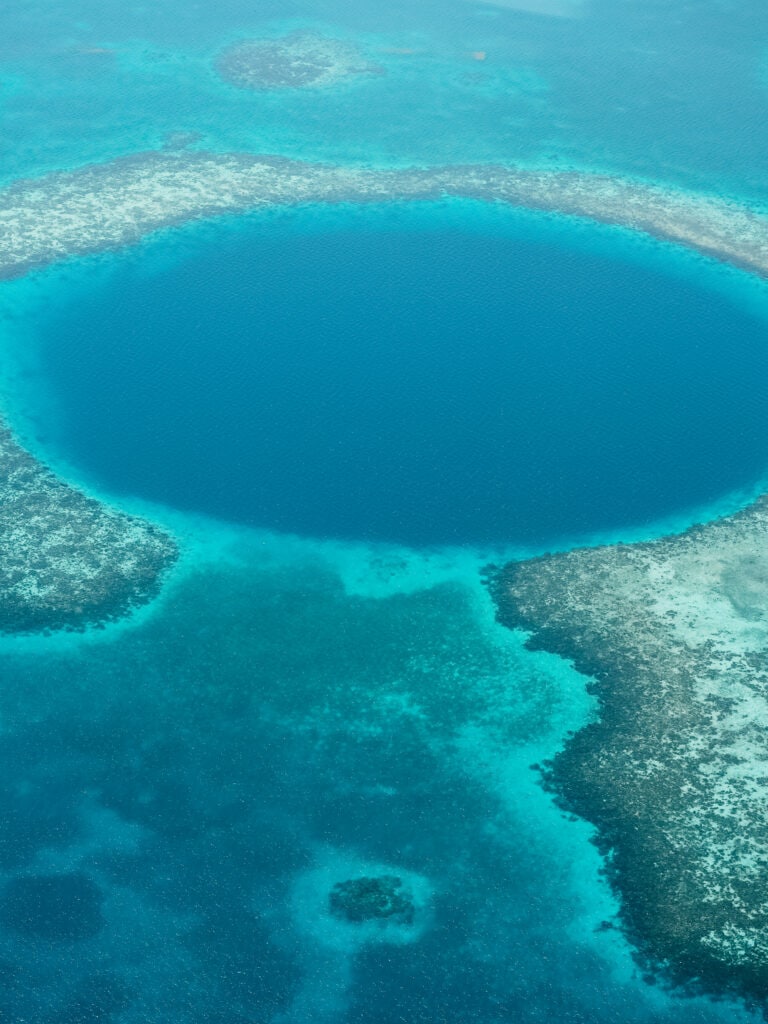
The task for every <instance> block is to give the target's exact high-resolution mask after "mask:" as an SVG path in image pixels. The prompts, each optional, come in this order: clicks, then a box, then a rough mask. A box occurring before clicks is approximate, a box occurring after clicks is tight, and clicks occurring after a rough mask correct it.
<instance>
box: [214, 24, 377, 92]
mask: <svg viewBox="0 0 768 1024" xmlns="http://www.w3.org/2000/svg"><path fill="white" fill-rule="evenodd" d="M216 68H217V70H218V72H219V74H220V75H221V77H222V78H223V79H224V81H225V82H229V83H230V85H236V86H237V87H238V88H240V89H308V88H309V89H311V88H319V87H321V86H326V85H334V84H335V83H336V82H338V81H340V80H341V79H343V78H348V77H349V76H351V75H371V74H381V73H382V69H381V68H380V67H378V66H376V65H374V64H370V63H369V62H368V61H367V60H366V59H365V57H364V56H363V54H362V53H361V52H360V50H358V48H357V47H356V46H354V45H353V44H351V43H347V42H344V41H343V40H340V39H331V38H329V37H328V36H322V35H319V34H318V33H316V32H291V33H290V35H287V36H281V37H280V38H277V39H249V40H244V41H243V42H239V43H234V44H233V45H232V46H229V47H227V48H226V49H225V50H224V51H222V53H221V54H220V55H219V58H218V60H217V62H216Z"/></svg>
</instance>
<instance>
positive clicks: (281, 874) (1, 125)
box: [0, 0, 768, 1024]
mask: <svg viewBox="0 0 768 1024" xmlns="http://www.w3.org/2000/svg"><path fill="white" fill-rule="evenodd" d="M303 28H312V29H315V30H319V31H324V32H328V33H329V34H333V35H336V36H339V37H341V38H345V39H348V40H350V41H351V42H353V43H355V44H357V45H360V46H361V47H362V48H363V49H364V50H365V53H366V56H367V58H368V59H370V60H372V61H374V62H376V63H377V64H379V65H380V66H381V68H382V71H383V73H382V74H381V75H374V76H369V77H366V78H365V79H364V80H362V79H361V80H360V81H354V82H348V83H342V84H341V85H340V86H339V88H338V89H331V90H326V91H316V92H301V93H291V94H274V93H272V94H266V93H258V94H255V93H249V92H247V91H246V90H239V89H235V88H233V87H231V86H227V85H226V84H225V83H223V82H221V81H220V80H219V79H218V78H217V76H216V74H215V72H214V61H215V57H216V55H217V53H218V52H219V51H220V49H221V48H222V47H223V46H225V45H227V44H229V43H231V42H232V41H234V40H237V39H242V38H252V37H259V36H262V35H272V36H274V35H278V34H280V33H281V32H284V31H292V30H294V29H303ZM481 57H482V58H484V59H481ZM766 69H768V19H766V17H765V4H764V0H697V2H683V0H681V2H677V3H674V4H670V3H669V2H668V0H498V2H489V3H479V2H472V0H439V2H438V0H393V2H392V3H387V4H382V3H381V2H380V0H263V2H260V3H259V4H253V3H251V2H246V0H218V2H217V3H215V4H213V3H186V2H185V3H182V2H180V0H163V2H162V3H154V4H148V3H145V2H143V0H126V2H124V3H121V4H117V3H115V2H114V0H25V2H24V3H23V4H20V3H9V4H5V5H1V6H0V178H1V179H2V181H3V182H7V181H11V180H13V179H15V178H18V177H34V176H36V175H39V174H42V173H45V172H47V171H51V170H55V169H60V168H71V167H78V166H81V165H83V164H85V163H88V162H91V161H101V160H108V159H110V158H112V157H115V156H122V155H124V154H129V153H132V152H136V151H137V150H141V149H143V148H152V147H159V146H162V145H164V144H165V143H166V142H168V141H170V143H171V144H178V143H179V137H178V134H177V133H182V134H183V135H184V139H185V140H186V143H187V144H192V145H197V146H200V147H203V148H207V149H212V150H219V151H227V150H243V151H249V152H257V153H258V152H273V153H282V154H285V155H287V156H292V157H298V158H303V159H308V160H325V161H329V162H334V163H347V162H352V163H362V164H365V165H369V166H379V165H381V166H386V165H397V166H408V165H412V164H423V163H441V162H482V161H498V162H508V163H519V164H525V165H529V166H548V167H558V168H568V167H571V166H577V167H580V168H584V169H587V170H596V171H610V172H616V173H619V174H624V175H639V176H641V177H645V178H647V179H650V180H659V181H662V182H665V183H669V184H671V185H673V186H678V187H681V188H698V189H702V190H704V191H709V192H711V193H714V194H716V195H721V196H724V197H730V196H733V197H735V198H740V199H744V198H746V199H750V200H752V201H755V202H757V203H760V202H762V203H765V202H767V201H768V188H767V187H766V175H765V166H766V158H768V134H767V133H766V132H765V130H764V120H765V106H766V102H768V71H767V70H766ZM184 133H186V134H184ZM169 136H170V140H169ZM174 139H175V140H176V141H175V142H174ZM192 140H196V141H192ZM41 227H42V225H41ZM758 291H759V290H758V289H756V288H755V287H748V286H747V285H746V284H745V282H744V279H743V278H739V277H738V275H734V274H730V273H728V272H725V271H718V270H717V269H713V268H712V266H711V265H710V264H708V263H707V262H706V261H704V260H696V259H693V258H688V257H683V256H681V255H680V254H677V255H676V254H675V253H674V252H673V251H672V250H670V249H664V248H663V247H658V246H655V245H651V244H650V243H646V244H643V243H640V242H638V240H637V239H634V240H633V239H632V238H630V237H629V236H628V235H627V234H626V233H622V232H620V231H613V230H607V229H597V228H591V227H589V226H588V225H581V226H580V227H579V226H578V225H576V224H567V223H565V222H563V221H561V220H559V219H558V218H551V217H543V216H539V217H526V216H521V215H517V214H514V215H513V214H504V213H502V211H500V210H498V209H493V210H489V209H488V208H485V207H482V206H480V205H479V204H478V205H472V204H470V203H465V204H450V203H445V204H441V205H439V206H435V207H429V208H427V207H421V208H418V209H416V208H410V209H408V210H405V209H403V208H394V207H388V208H380V209H378V208H373V207H372V208H367V209H364V210H361V209H359V210H357V211H355V210H352V209H346V208H341V209H338V210H335V211H322V210H319V209H306V210H302V211H296V212H293V213H288V212H285V211H282V212H279V213H274V214H268V213H264V212H262V213H260V214H259V215H258V216H256V215H254V216H252V217H249V218H247V219H246V218H244V219H243V220H241V221H231V220H230V221H228V222H227V223H223V222H222V223H220V224H217V225H198V226H194V227H189V228H188V229H186V230H185V231H182V232H172V233H168V234H165V235H162V236H160V237H158V238H157V239H154V240H149V241H146V242H145V243H142V244H141V245H139V246H137V247H135V248H134V249H131V250H130V251H128V252H123V253H119V254H106V255H104V256H103V257H101V258H98V257H96V258H93V259H90V260H86V261H75V262H73V263H72V264H70V265H67V266H63V267H59V268H55V269H53V270H51V271H48V272H41V273H39V274H34V275H31V276H30V277H29V278H27V279H25V280H23V281H20V282H16V283H8V282H4V283H3V285H2V291H1V292H0V314H2V315H1V316H0V342H1V343H2V354H3V363H2V371H1V373H0V390H2V398H3V402H4V407H5V408H6V409H7V411H8V413H9V415H10V418H11V420H12V422H13V423H14V425H15V426H17V427H18V428H19V430H20V431H21V432H22V433H23V435H24V436H25V438H26V439H27V440H28V441H29V442H30V444H32V445H33V447H34V448H35V450H36V451H38V452H40V453H41V454H43V455H45V456H46V457H48V458H49V459H50V460H51V461H52V462H53V463H54V464H55V465H57V466H59V467H65V468H66V469H67V471H68V472H70V473H71V474H72V476H73V478H74V479H76V480H80V481H85V482H86V483H87V484H88V485H90V486H92V487H93V488H94V489H96V490H99V491H101V492H104V493H111V494H112V495H113V496H117V497H118V500H123V498H124V499H125V502H126V504H127V505H128V506H129V507H132V508H138V509H139V510H140V511H144V512H146V511H147V509H146V507H145V506H142V504H141V502H140V501H139V502H138V504H137V503H135V502H134V499H136V498H138V499H142V498H144V499H146V498H149V499H152V500H155V501H159V502H160V503H161V504H160V505H158V506H154V507H152V514H153V515H156V516H157V517H158V518H159V519H160V520H162V521H163V522H164V523H166V524H167V525H169V526H171V527H172V528H173V529H174V530H175V531H177V533H178V535H179V537H180V540H181V542H182V547H183V560H182V564H181V567H180V569H179V572H178V573H177V574H176V576H175V577H174V579H173V581H172V582H171V584H170V585H169V586H168V587H166V588H165V589H164V592H163V594H162V597H161V599H160V600H159V601H158V602H157V604H156V605H155V606H154V607H153V608H151V609H149V610H148V611H145V612H144V613H142V614H140V615H139V616H137V617H136V618H135V619H134V620H132V621H131V622H130V623H127V624H124V625H122V626H118V627H110V628H109V629H108V630H106V631H103V632H102V631H94V632H93V633H92V634H90V635H85V636H73V635H68V636H65V637H61V636H48V637H37V638H21V639H19V638H8V637H4V638H1V639H0V733H1V740H2V742H0V769H1V771H0V1020H2V1021H3V1024H5V1022H6V1021H7V1022H9V1024H17V1022H18V1024H21V1022H29V1024H310V1022H311V1024H315V1022H317V1024H401V1022H403V1021H407V1022H408V1024H553V1022H558V1024H583V1022H589V1024H754V1020H755V1018H754V1016H753V1015H752V1014H751V1013H750V1012H748V1011H747V1010H746V1009H744V1008H743V1007H742V1006H740V1005H736V1004H732V1003H730V1002H727V1001H724V1002H720V1003H715V1002H712V1001H710V1000H706V999H697V998H690V997H687V996H684V995H682V994H681V993H669V992H666V991H665V990H664V989H663V987H662V986H661V985H660V984H658V983H654V979H653V978H651V977H649V976H648V975H647V974H646V973H645V971H644V969H643V968H642V967H641V966H639V965H638V964H637V963H636V962H635V961H634V959H633V950H632V949H631V948H630V946H629V945H628V943H627V941H626V939H625V938H624V937H623V935H622V932H621V930H620V928H619V926H618V917H617V912H618V907H617V905H616V902H615V900H614V898H613V896H612V894H611V892H610V889H609V886H608V884H607V881H606V877H605V874H604V867H605V865H604V864H603V862H602V861H601V859H600V857H599V856H598V853H597V851H596V849H595V847H594V845H593V844H592V843H591V842H590V838H591V830H590V829H589V828H588V827H587V826H586V825H585V824H584V823H583V822H580V821H575V820H571V819H569V818H568V817H567V816H565V815H563V814H561V812H560V811H559V810H558V809H557V808H556V807H555V806H554V804H553V802H552V800H551V798H550V796H549V795H548V794H547V793H546V792H544V790H543V789H542V788H541V786H540V784H539V774H538V771H537V770H536V769H535V768H533V767H532V766H533V765H536V764H540V763H542V762H543V761H546V759H547V758H550V757H552V756H553V755H554V754H555V753H556V752H557V750H558V749H560V748H561V747H562V744H563V743H564V742H566V741H567V738H568V735H569V733H570V732H572V731H574V730H577V729H579V728H581V727H582V726H583V725H584V724H585V723H587V722H588V721H589V720H590V716H592V715H594V714H595V713H596V709H595V707H594V704H593V701H592V699H591V698H590V697H589V695H588V693H587V691H586V688H585V680H584V679H583V678H582V677H580V676H578V675H577V674H576V673H575V672H573V670H572V669H571V668H570V666H569V665H567V664H565V663H563V662H561V661H559V660H558V659H556V658H553V657H548V656H545V655H543V654H540V653H538V654H535V653H531V652H529V651H526V650H525V648H524V645H523V638H522V637H520V636H516V635H513V634H512V633H511V632H509V631H506V630H504V629H502V628H501V627H500V626H498V625H496V624H495V623H494V621H493V611H492V607H491V604H490V601H489V598H488V596H487V594H486V593H485V592H484V590H483V587H482V584H481V582H480V578H481V577H480V571H481V569H482V566H483V564H484V562H483V558H484V557H485V556H484V555H483V554H481V553H480V552H478V551H477V550H476V549H475V547H474V546H473V544H474V543H476V542H483V543H485V542H486V541H489V540H490V541H500V542H503V543H505V544H514V543H522V544H525V545H528V546H529V549H532V550H538V548H539V546H543V545H546V544H550V543H552V544H560V543H565V542H566V541H568V540H570V539H573V538H574V537H579V538H581V539H583V538H584V536H585V535H588V534H591V533H593V532H594V531H606V530H608V531H611V530H613V531H618V533H619V534H620V535H621V536H622V537H623V538H625V539H631V538H632V537H634V536H637V535H638V532H639V533H642V534H643V535H645V536H648V535H654V534H658V532H660V531H661V530H662V529H664V528H666V526H661V525H659V524H658V522H657V520H658V519H659V517H662V516H670V515H672V516H673V518H674V517H675V516H677V518H678V519H679V520H680V521H681V522H683V523H687V522H690V521H691V518H695V516H696V515H697V514H704V513H702V512H701V506H703V505H711V503H713V502H714V503H715V506H717V507H720V506H719V505H718V503H721V502H722V499H723V498H724V496H726V495H729V494H731V492H732V491H733V490H734V489H741V488H747V489H749V488H750V487H752V486H753V485H754V484H755V483H756V481H757V480H758V478H759V477H761V476H762V475H763V474H764V472H765V469H766V459H767V458H768V445H766V436H765V434H766V425H765V424H764V422H763V421H764V413H763V412H762V410H761V403H762V405H763V406H764V404H765V403H764V402H763V401H762V396H763V392H764V383H765V381H766V380H768V375H767V374H766V370H768V367H767V366H766V360H767V359H768V346H767V345H766V344H765V336H766V331H765V327H764V321H763V320H761V319H760V317H761V316H762V315H763V314H764V310H765V295H764V294H763V295H762V296H761V295H759V294H758ZM753 300H754V301H753ZM734 500H735V499H732V498H729V499H728V502H730V505H731V506H732V505H733V501H734ZM728 502H726V504H728ZM697 510H698V511H697ZM710 511H711V509H710ZM199 512H204V513H209V514H211V513H212V514H214V515H215V516H216V517H218V518H217V519H216V520H212V519H210V518H205V517H203V518H199V517H197V516H196V515H193V514H190V513H199ZM226 520H230V521H233V520H234V521H236V522H237V523H239V524H241V525H239V526H233V525H231V524H228V523H227V522H225V521H226ZM247 523H250V524H253V525H255V526H264V525H267V526H270V527H272V528H273V529H276V530H278V532H277V533H274V532H273V533H269V532H264V531H258V530H254V529H252V528H251V527H250V526H243V525H242V524H247ZM282 530H291V531H297V532H298V533H299V534H300V535H301V536H300V537H299V538H290V537H289V536H287V535H286V534H284V533H281V532H279V531H282ZM328 536H331V537H335V538H354V539H355V542H352V541H346V540H343V539H341V540H335V541H327V540H322V539H318V540H308V539H307V537H313V538H324V537H328ZM364 538H369V539H372V540H370V541H369V542H368V543H361V541H362V540H363V539H364ZM382 538H384V539H395V540H397V541H401V542H402V541H407V542H408V544H409V545H416V547H413V546H407V545H404V544H400V545H399V546H395V547H391V546H390V547H387V546H382V545H381V544H379V543H378V542H377V541H376V539H382ZM441 542H450V543H452V544H458V545H460V547H456V548H451V549H450V550H448V551H436V550H434V545H436V544H438V543H441ZM422 545H423V546H424V547H422ZM427 547H428V550H427ZM382 875H383V876H385V877H398V878H400V879H401V881H402V882H403V884H404V885H405V886H406V888H408V891H409V892H410V894H411V896H412V897H413V900H414V903H415V905H416V906H415V912H414V918H413V922H412V925H409V926H407V927H400V928H399V929H398V927H394V928H389V927H386V926H385V927H382V928H381V929H379V928H378V926H377V924H376V922H374V923H373V925H371V923H370V922H368V923H367V924H366V927H365V929H363V930H359V929H356V927H355V926H354V925H350V924H349V922H345V921H342V920H339V919H338V917H334V916H333V915H332V914H331V913H330V904H329V893H330V891H331V890H332V889H333V886H334V885H335V884H337V883H338V882H343V881H345V880H347V879H350V878H360V877H361V876H364V877H369V876H382Z"/></svg>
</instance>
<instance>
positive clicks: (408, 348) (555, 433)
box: [40, 213, 768, 546]
mask: <svg viewBox="0 0 768 1024" xmlns="http://www.w3.org/2000/svg"><path fill="white" fill-rule="evenodd" d="M377 217H378V219H377ZM595 230H598V229H597V228H596V229H595ZM169 244H172V243H169ZM150 262H151V266H143V265H142V264H141V261H140V260H136V259H133V260H123V261H121V260H119V259H117V260H116V261H115V266H114V268H113V272H112V273H111V275H110V276H109V278H108V280H107V282H106V284H104V285H103V286H102V287H99V288H98V289H97V290H96V291H95V292H94V293H93V294H86V295H85V296H83V294H82V292H81V293H79V295H78V301H77V302H76V303H74V302H71V301H70V302H68V301H67V296H66V294H64V295H62V296H59V297H58V301H56V302H53V303H51V304H50V311H46V313H45V315H44V317H43V321H42V326H41V332H40V365H41V370H42V373H43V376H44V379H45V381H46V384H47V386H48V387H49V388H50V389H51V390H52V393H53V394H54V395H55V398H56V402H55V403H54V405H52V408H55V409H56V415H55V416H52V418H51V419H50V420H49V421H48V422H43V423H42V424H41V426H42V429H43V430H44V432H45V434H46V435H47V437H48V438H49V443H50V444H51V445H52V446H53V448H55V450H56V451H57V452H58V453H60V454H61V455H63V456H64V457H65V458H66V459H67V460H68V461H69V462H70V463H72V464H73V465H75V466H77V467H80V468H82V470H83V473H84V475H85V477H86V478H89V479H92V480H94V481H96V482H97V483H98V485H99V487H100V488H102V489H104V490H106V491H108V492H111V493H114V494H117V495H120V494H131V495H138V496H141V497H142V498H147V499H150V500H155V501H160V502H164V503H167V504H169V505H171V506H174V507H176V508H181V509H187V510H194V511H200V512H204V513H208V514H211V515H214V516H217V517H221V518H224V519H227V520H232V521H237V522H242V523H247V524H249V525H254V526H259V527H267V528H273V529H277V530H280V531H286V532H292V533H298V534H304V535H311V536H322V537H327V536H332V537H343V538H355V539H375V540H384V541H396V542H404V543H408V544H413V545H419V546H423V545H434V544H446V543H447V544H466V543H470V544H475V543H497V542H501V543H523V544H531V545H538V544H545V543H551V542H553V541H556V540H557V539H558V538H561V537H573V536H575V535H579V534H582V535H583V534H589V533H591V532H595V531H605V530H612V529H617V528H621V527H623V526H631V525H633V524H636V523H642V522H648V521H652V520H654V519H658V518H660V517H664V516H667V515H670V514H673V513H675V512H677V511H679V510H681V509H682V510H684V509H687V508H690V507H695V506H698V505H701V504H704V503H707V502H711V501H713V500H716V499H717V498H718V497H719V496H721V495H723V494H726V493H728V492H730V491H732V490H734V489H735V488H740V487H744V486H748V485H750V484H752V483H754V481H755V480H757V479H758V477H759V476H760V475H761V474H762V472H763V470H764V468H765V453H766V452H768V426H767V425H766V423H765V422H764V416H763V413H762V408H763V403H764V389H763V387H762V384H761V381H763V380H765V379H768V346H766V345H765V343H764V334H765V327H764V324H763V323H761V322H760V321H759V320H758V319H757V318H756V317H754V316H752V315H751V314H749V313H748V312H746V311H744V310H741V309H739V308H738V307H737V306H736V305H735V304H733V303H731V302H730V301H729V300H728V299H727V298H726V297H725V296H723V295H721V294H717V293H716V292H714V291H712V290H710V289H708V288H706V287H703V286H701V287H700V286H699V285H697V284H696V283H695V281H693V280H691V279H687V280H686V279H683V278H681V277H680V276H679V275H675V274H666V273H664V272H663V270H662V269H660V266H659V263H658V261H657V262H656V263H655V264H654V265H653V266H650V265H648V266H645V265H641V264H640V263H638V262H637V261H634V262H633V261H631V260H627V259H624V258H623V257H622V254H621V253H620V252H618V251H617V253H616V254H615V255H614V254H609V253H606V252H605V251H604V250H603V251H588V250H587V249H585V248H584V247H583V246H582V247H578V246H575V247H571V246H569V245H568V244H566V242H565V241H563V240H562V239H561V240H560V241H556V242H553V241H552V240H551V239H547V238H542V237H537V236H536V233H535V231H532V230H531V229H530V227H528V228H526V229H524V230H522V229H521V230H519V231H517V232H515V231H510V232H508V233H503V232H497V233H492V234H484V233H482V232H477V231H471V230H463V229H461V228H460V227H458V226H456V224H453V223H452V224H450V225H448V226H447V227H441V226H440V225H439V223H438V222H437V221H435V220H433V221H430V222H429V223H428V225H427V226H426V227H425V224H424V222H423V221H419V220H418V218H414V219H413V221H412V222H411V221H409V219H408V217H405V218H403V219H401V220H400V221H398V222H393V221H392V220H391V219H388V218H387V216H386V215H385V214H384V213H381V214H379V215H371V217H370V218H368V219H367V220H366V221H365V223H364V224H361V222H360V220H359V219H358V220H355V221H354V222H353V223H350V224H345V223H344V220H343V216H342V215H340V214H337V215H336V217H335V219H334V220H333V221H332V222H331V224H330V225H329V226H326V227H325V228H323V229H320V230H317V229H316V230H307V231H301V230H284V231H281V230H279V229H276V228H273V229H272V230H262V229H261V228H260V226H259V225H258V224H254V223H252V222H245V223H242V224H237V225H234V226H232V225H230V226H229V227H228V228H227V229H226V230H224V229H220V230H218V231H216V232H214V233H211V232H210V231H209V232H208V233H205V232H203V233H201V235H200V238H199V241H197V242H188V243H187V246H186V250H185V253H184V257H183V258H181V259H179V258H172V257H171V256H169V257H168V259H167V260H165V261H164V260H163V259H161V258H155V259H154V260H153V261H150Z"/></svg>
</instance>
